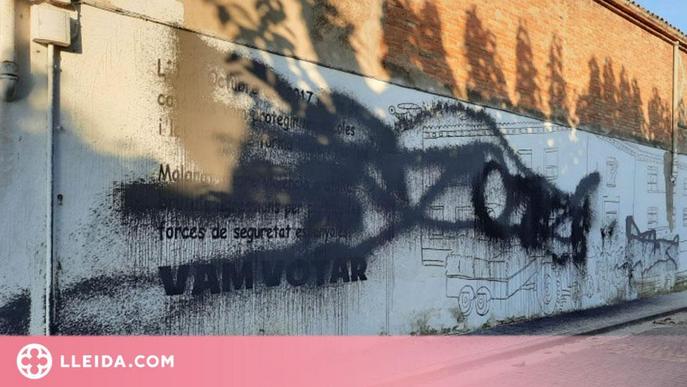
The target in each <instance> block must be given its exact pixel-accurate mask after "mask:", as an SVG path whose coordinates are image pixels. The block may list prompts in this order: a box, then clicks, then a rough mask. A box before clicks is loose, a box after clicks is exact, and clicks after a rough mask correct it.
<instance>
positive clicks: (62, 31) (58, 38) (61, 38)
mask: <svg viewBox="0 0 687 387" xmlns="http://www.w3.org/2000/svg"><path fill="white" fill-rule="evenodd" d="M70 24H71V23H70V18H69V13H68V12H67V11H63V10H61V9H59V8H55V7H53V6H50V5H46V4H41V5H34V6H32V7H31V37H32V39H33V41H34V42H37V43H43V44H54V45H56V46H61V47H69V45H71V28H70Z"/></svg>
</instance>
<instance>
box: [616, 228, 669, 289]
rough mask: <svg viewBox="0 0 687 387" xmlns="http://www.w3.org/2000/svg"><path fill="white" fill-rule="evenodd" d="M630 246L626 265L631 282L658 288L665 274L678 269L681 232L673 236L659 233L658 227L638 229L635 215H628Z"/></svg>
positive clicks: (645, 286)
mask: <svg viewBox="0 0 687 387" xmlns="http://www.w3.org/2000/svg"><path fill="white" fill-rule="evenodd" d="M625 233H626V237H627V247H626V250H625V251H626V255H625V265H623V266H625V267H624V269H626V270H627V271H628V278H629V279H630V284H631V285H633V286H635V287H638V288H639V290H640V292H642V291H643V290H644V289H643V288H648V289H651V288H658V287H660V286H657V285H659V284H660V283H661V282H663V281H665V280H666V276H667V275H670V274H671V273H673V274H674V273H675V272H676V271H677V267H678V265H677V259H678V253H679V246H680V236H679V235H676V236H675V237H674V238H673V239H664V238H657V237H656V230H653V229H651V230H647V231H644V232H641V231H639V227H637V224H636V223H635V221H634V218H633V217H632V216H628V217H627V218H626V219H625Z"/></svg>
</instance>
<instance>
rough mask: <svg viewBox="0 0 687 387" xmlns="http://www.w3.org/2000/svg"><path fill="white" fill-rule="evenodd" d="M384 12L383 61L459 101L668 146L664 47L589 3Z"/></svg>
mask: <svg viewBox="0 0 687 387" xmlns="http://www.w3.org/2000/svg"><path fill="white" fill-rule="evenodd" d="M384 10H385V16H386V17H385V18H384V20H383V29H384V31H388V33H389V34H390V36H389V37H388V38H386V39H385V41H384V42H383V44H384V46H385V50H386V56H385V58H384V61H385V63H387V64H389V63H390V64H392V65H393V66H396V67H412V66H418V67H420V68H421V69H422V71H424V72H426V73H428V74H430V76H431V77H433V78H434V79H436V81H437V82H439V83H441V84H449V85H451V89H452V91H453V93H454V94H455V95H456V96H458V97H460V98H467V99H470V100H473V101H480V102H485V103H488V104H493V105H500V106H503V107H508V108H509V109H510V110H516V111H522V112H528V113H530V114H533V115H540V116H543V117H547V118H552V119H555V120H556V121H563V122H568V123H570V124H571V125H573V126H577V125H582V126H585V127H588V128H590V129H593V130H597V131H602V132H604V133H611V134H613V135H621V136H630V137H632V138H635V139H638V140H643V141H648V142H651V143H660V144H662V145H664V146H667V145H668V144H670V141H671V124H670V114H671V105H672V102H671V101H672V77H673V48H672V45H671V44H670V43H668V42H665V41H663V40H661V39H660V38H659V37H657V36H655V35H652V34H651V33H649V32H647V31H646V30H644V29H642V28H640V27H639V26H637V25H635V24H633V23H632V22H630V21H628V20H626V19H624V18H622V17H620V16H619V15H617V14H616V13H614V12H612V11H611V10H609V9H607V8H606V7H604V6H602V5H600V4H599V3H597V2H595V1H592V0H566V1H555V2H554V1H548V0H510V1H505V0H504V1H500V0H491V1H480V2H472V1H452V0H438V1H431V2H429V1H428V2H424V1H412V0H391V1H387V2H386V3H385V4H384ZM409 24H410V25H413V26H415V27H414V28H413V27H410V28H409V27H407V26H408V25H409ZM429 31H441V32H440V33H438V34H433V33H430V32H429ZM403 34H405V37H401V36H403ZM427 51H431V54H430V55H427V54H426V52H427ZM393 66H390V68H392V70H393V68H394V67H393Z"/></svg>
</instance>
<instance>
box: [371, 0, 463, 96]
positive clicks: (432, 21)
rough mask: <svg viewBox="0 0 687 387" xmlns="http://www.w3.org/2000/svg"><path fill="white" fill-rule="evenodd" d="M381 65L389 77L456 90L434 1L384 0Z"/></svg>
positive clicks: (426, 86)
mask: <svg viewBox="0 0 687 387" xmlns="http://www.w3.org/2000/svg"><path fill="white" fill-rule="evenodd" d="M383 7H384V8H383V12H384V17H383V21H382V24H383V28H384V31H383V43H384V45H385V46H386V49H387V52H386V53H385V55H384V58H383V59H382V65H383V66H384V67H385V69H386V70H387V71H388V72H389V73H390V74H391V77H392V78H397V79H402V80H403V83H405V84H408V85H412V86H417V87H420V88H426V89H428V90H430V91H435V92H436V91H448V92H449V93H451V92H453V91H455V89H456V87H457V84H456V80H455V78H454V76H453V70H452V68H451V66H450V64H449V63H448V55H447V52H446V49H445V47H444V45H445V42H444V40H443V36H442V32H443V26H442V24H441V18H440V13H439V12H440V11H439V9H438V8H437V6H436V5H435V4H434V3H433V2H425V3H424V4H423V5H422V8H421V9H418V10H416V8H417V6H416V5H414V3H413V2H412V1H408V0H392V1H385V2H384V5H383Z"/></svg>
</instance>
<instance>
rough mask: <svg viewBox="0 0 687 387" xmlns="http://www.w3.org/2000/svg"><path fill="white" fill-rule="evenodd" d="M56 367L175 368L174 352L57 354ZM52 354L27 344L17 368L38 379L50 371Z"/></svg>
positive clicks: (18, 359) (23, 373) (41, 346)
mask: <svg viewBox="0 0 687 387" xmlns="http://www.w3.org/2000/svg"><path fill="white" fill-rule="evenodd" d="M56 358H59V364H55V366H56V367H58V368H68V369H73V370H76V369H84V368H174V355H157V354H149V355H142V354H138V355H132V356H124V355H121V354H116V355H115V354H79V355H75V354H71V355H69V354H67V355H65V354H59V356H57V357H56ZM127 360H128V361H127ZM52 366H53V357H52V354H51V353H50V351H49V350H48V348H46V347H44V346H43V345H41V344H28V345H26V346H24V347H23V348H22V349H20V350H19V353H18V354H17V369H18V370H19V373H20V374H22V375H23V376H24V377H26V378H28V379H33V380H35V379H41V378H44V377H45V376H46V375H48V373H49V372H50V369H51V368H52Z"/></svg>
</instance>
